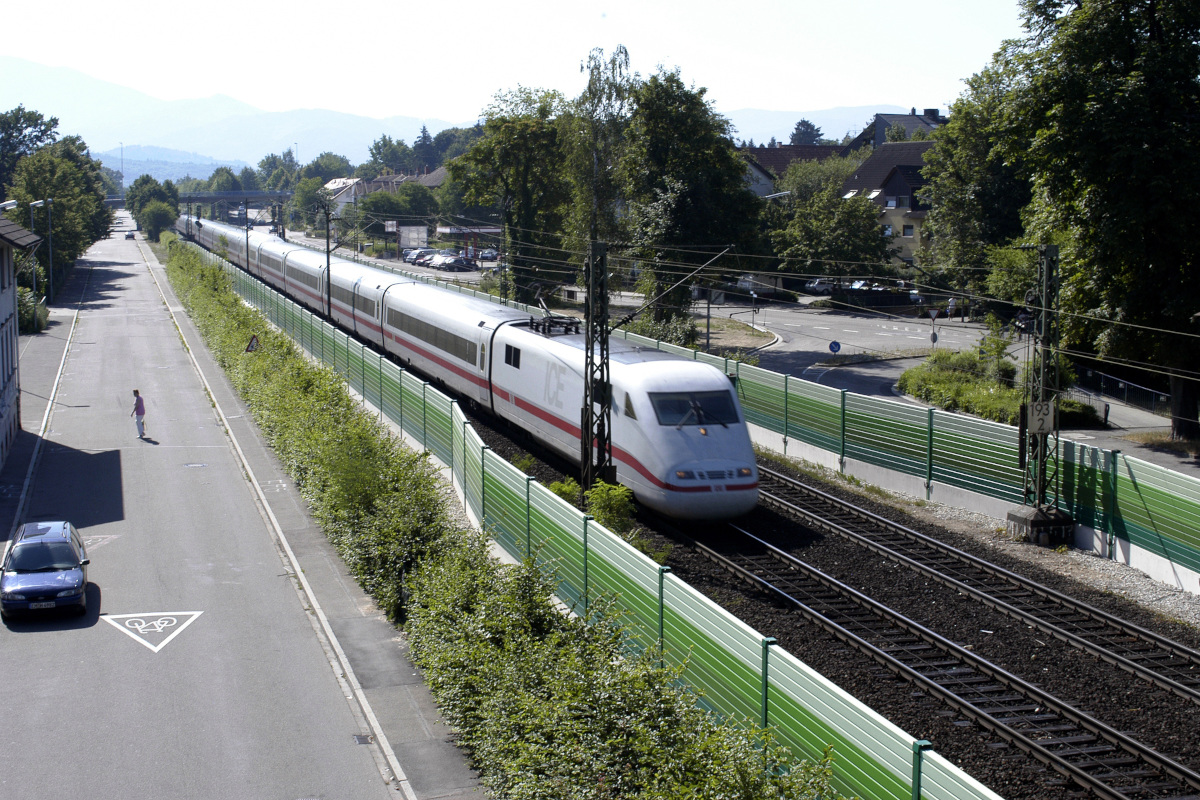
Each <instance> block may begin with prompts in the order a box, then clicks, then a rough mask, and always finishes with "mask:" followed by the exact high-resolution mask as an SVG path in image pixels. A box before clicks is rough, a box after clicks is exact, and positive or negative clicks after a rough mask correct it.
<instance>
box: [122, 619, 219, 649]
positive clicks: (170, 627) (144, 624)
mask: <svg viewBox="0 0 1200 800" xmlns="http://www.w3.org/2000/svg"><path fill="white" fill-rule="evenodd" d="M203 613H204V612H203V611H148V612H145V613H143V614H101V615H100V619H102V620H104V621H105V622H107V623H108V624H109V625H112V626H113V627H114V628H116V629H117V630H119V631H120V632H121V633H123V634H125V635H126V636H128V637H129V638H131V639H133V640H134V641H135V642H140V643H141V644H144V645H145V646H146V647H148V648H150V652H152V653H157V652H159V651H160V650H162V649H163V648H164V647H166V646H167V645H168V644H169V643H170V642H171V640H172V639H174V638H175V637H176V636H178V635H179V634H181V633H183V631H184V629H185V628H187V626H189V625H191V624H192V623H193V622H195V621H196V619H197V618H198V617H199V616H200V615H201V614H203ZM185 617H186V619H184V618H185ZM181 620H182V622H181ZM166 631H170V633H169V634H168V635H167V636H166V637H165V638H163V639H162V640H161V641H159V642H158V644H155V643H154V642H153V638H154V637H157V636H159V635H160V634H162V633H164V632H166Z"/></svg>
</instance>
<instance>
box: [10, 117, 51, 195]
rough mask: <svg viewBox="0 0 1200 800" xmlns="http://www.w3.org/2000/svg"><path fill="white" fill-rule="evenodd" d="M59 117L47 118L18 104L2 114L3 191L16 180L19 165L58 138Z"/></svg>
mask: <svg viewBox="0 0 1200 800" xmlns="http://www.w3.org/2000/svg"><path fill="white" fill-rule="evenodd" d="M57 128H58V117H50V118H49V119H46V118H45V117H43V116H42V115H41V114H39V113H38V112H36V111H29V110H26V109H25V106H24V105H19V106H17V107H16V108H14V109H13V110H12V111H6V112H4V113H3V114H0V192H3V191H4V189H5V187H6V186H9V185H10V184H11V183H12V180H13V172H14V171H15V170H16V168H17V162H18V161H20V160H21V159H22V158H23V157H25V156H27V155H30V154H32V153H33V152H34V151H35V150H37V149H38V148H39V147H42V146H44V145H47V144H50V143H51V142H53V141H54V140H55V139H57V138H58V134H57V133H56V129H57Z"/></svg>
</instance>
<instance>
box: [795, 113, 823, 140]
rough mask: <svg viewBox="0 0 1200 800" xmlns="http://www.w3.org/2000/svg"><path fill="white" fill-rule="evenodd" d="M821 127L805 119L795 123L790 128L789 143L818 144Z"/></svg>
mask: <svg viewBox="0 0 1200 800" xmlns="http://www.w3.org/2000/svg"><path fill="white" fill-rule="evenodd" d="M820 143H821V129H820V128H818V127H817V126H816V125H814V124H812V123H811V122H809V121H808V120H806V119H802V120H800V121H799V122H797V123H796V127H795V128H793V129H792V137H791V139H790V144H820Z"/></svg>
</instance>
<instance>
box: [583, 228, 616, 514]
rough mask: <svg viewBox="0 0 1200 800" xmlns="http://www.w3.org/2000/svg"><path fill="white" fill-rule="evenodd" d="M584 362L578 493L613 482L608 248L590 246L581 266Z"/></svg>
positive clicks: (614, 472)
mask: <svg viewBox="0 0 1200 800" xmlns="http://www.w3.org/2000/svg"><path fill="white" fill-rule="evenodd" d="M584 278H585V283H586V284H587V286H586V289H587V302H586V303H585V305H584V328H585V334H584V335H585V340H586V345H585V349H586V360H585V362H584V370H583V413H582V420H581V425H580V437H579V438H580V448H581V453H580V466H581V473H582V480H581V481H580V489H581V491H584V492H586V491H587V490H588V489H591V488H592V486H594V485H595V483H596V482H597V481H605V482H606V483H615V482H616V469H615V468H614V467H613V463H612V385H611V383H610V382H609V369H608V365H609V362H608V334H609V324H608V248H607V246H606V245H604V244H602V243H600V242H592V243H591V246H590V248H589V253H588V260H587V263H586V264H585V265H584Z"/></svg>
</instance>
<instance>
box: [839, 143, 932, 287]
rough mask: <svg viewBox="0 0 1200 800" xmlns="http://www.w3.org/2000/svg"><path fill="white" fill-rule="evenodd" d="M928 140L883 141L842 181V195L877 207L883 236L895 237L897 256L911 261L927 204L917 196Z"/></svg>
mask: <svg viewBox="0 0 1200 800" xmlns="http://www.w3.org/2000/svg"><path fill="white" fill-rule="evenodd" d="M931 147H933V142H931V141H917V142H884V143H882V144H880V145H878V146H877V147H876V148H875V150H874V151H873V152H872V153H871V156H870V158H868V159H867V160H866V161H864V162H863V163H862V164H861V165H860V166H859V168H858V170H857V171H856V172H855V173H854V174H853V175H851V176H850V177H849V178H847V179H846V181H845V183H843V184H842V196H843V197H844V198H846V199H850V198H851V197H865V198H867V199H868V200H870V201H871V202H873V203H875V204H876V205H877V206H879V225H880V227H881V229H882V231H881V232H882V234H883V235H884V236H891V237H894V239H893V244H894V245H895V246H897V247H899V248H900V253H899V254H898V256H897V258H898V259H899V260H900V261H902V262H904V263H905V264H912V263H913V259H914V258H915V256H916V253H917V252H918V251H919V250H920V248H921V246H922V240H921V225H922V224H923V223H924V221H925V216H926V214H927V213H928V211H929V206H928V205H926V204H924V203H922V202H921V201H920V199H919V198H918V197H917V191H918V190H919V189H920V188H921V187H922V186H924V185H925V178H924V177H922V175H921V169H922V168H923V167H924V166H925V154H926V153H927V152H928V151H929V149H930V148H931Z"/></svg>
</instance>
